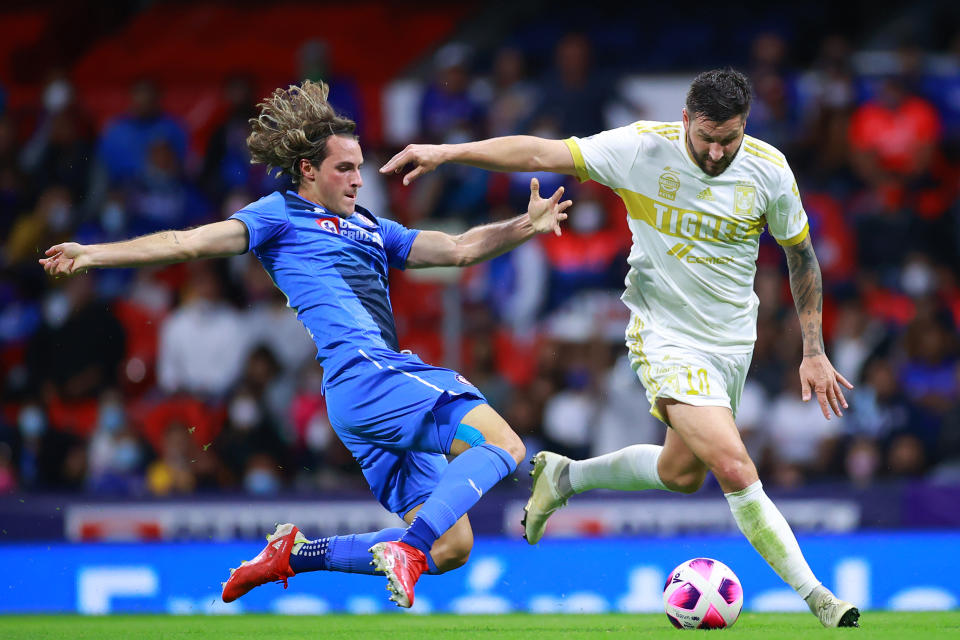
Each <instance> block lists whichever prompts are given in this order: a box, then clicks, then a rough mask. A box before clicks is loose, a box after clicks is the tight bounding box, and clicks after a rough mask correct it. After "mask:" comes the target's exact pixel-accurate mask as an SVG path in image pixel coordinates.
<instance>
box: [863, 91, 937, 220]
mask: <svg viewBox="0 0 960 640" xmlns="http://www.w3.org/2000/svg"><path fill="white" fill-rule="evenodd" d="M941 135H942V134H941V125H940V116H939V114H937V111H936V109H935V108H934V107H933V105H931V104H930V103H929V102H928V101H927V100H925V99H923V98H921V97H919V96H916V95H913V94H911V93H910V91H909V89H908V88H907V86H906V81H905V79H904V78H903V77H899V76H890V77H887V78H885V79H884V80H883V81H882V82H881V84H880V88H879V91H878V93H877V96H876V97H875V98H873V99H871V100H868V101H867V102H865V103H864V104H862V105H861V106H860V107H859V108H858V109H857V110H856V111H855V112H854V113H853V116H852V118H851V121H850V137H849V141H850V145H851V148H852V151H853V155H852V162H853V168H854V170H855V171H856V173H857V175H858V176H859V177H860V179H861V180H862V181H863V182H864V183H866V184H867V185H868V186H869V187H871V188H872V189H874V190H875V192H876V196H877V198H878V201H879V203H880V206H881V207H882V208H884V209H887V210H895V209H900V208H902V207H903V206H904V204H905V196H906V193H905V192H906V191H907V190H910V191H915V190H916V189H917V188H918V187H923V186H926V185H924V184H922V183H923V181H924V179H925V177H926V176H927V174H928V172H929V171H930V169H931V167H932V166H933V161H934V155H935V153H936V149H937V144H938V143H939V141H940V140H941Z"/></svg>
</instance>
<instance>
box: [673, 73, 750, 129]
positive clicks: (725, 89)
mask: <svg viewBox="0 0 960 640" xmlns="http://www.w3.org/2000/svg"><path fill="white" fill-rule="evenodd" d="M752 91H753V89H752V87H751V86H750V81H749V80H748V79H747V76H745V75H743V74H742V73H740V72H739V71H737V70H735V69H731V68H729V67H727V68H726V69H713V70H711V71H704V72H703V73H701V74H700V75H698V76H697V77H696V78H694V79H693V82H691V83H690V90H689V91H687V115H689V116H690V117H691V118H696V117H704V118H706V119H707V120H711V121H713V122H726V121H727V120H729V119H730V118H732V117H734V116H744V117H746V115H747V114H748V113H749V112H750V96H751V93H752Z"/></svg>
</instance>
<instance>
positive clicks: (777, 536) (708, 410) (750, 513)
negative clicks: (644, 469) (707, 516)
mask: <svg viewBox="0 0 960 640" xmlns="http://www.w3.org/2000/svg"><path fill="white" fill-rule="evenodd" d="M665 409H666V414H667V416H668V418H669V419H670V424H671V426H672V427H673V429H674V430H675V431H676V433H678V434H679V435H680V437H681V438H682V439H683V442H684V443H685V444H686V446H687V447H689V450H690V452H691V453H692V454H693V455H695V456H696V457H697V458H699V459H700V460H702V461H703V462H704V464H706V465H707V467H708V468H709V469H710V470H711V471H713V474H714V476H716V478H717V481H718V482H719V483H720V487H721V488H722V489H723V491H724V495H725V496H726V498H727V503H728V504H729V505H730V511H731V513H732V514H733V519H734V520H735V521H736V523H737V527H738V528H739V529H740V531H741V532H742V533H743V535H744V536H746V538H747V540H749V541H750V544H751V545H753V548H754V549H756V550H757V552H758V553H759V554H760V555H761V556H763V559H764V560H766V561H767V564H769V565H770V567H771V568H772V569H773V570H774V571H775V572H776V574H777V575H778V576H780V578H782V579H783V581H784V582H786V583H787V584H789V585H790V586H791V587H793V589H794V591H796V592H797V594H798V595H799V596H800V597H801V598H803V599H804V600H805V601H806V603H807V605H808V606H809V607H810V610H811V611H812V612H813V613H814V614H815V615H816V616H817V618H818V619H819V620H820V622H821V624H823V625H824V626H825V627H838V626H845V627H852V626H858V623H857V620H858V619H859V617H860V612H859V611H858V610H857V608H856V607H855V606H853V605H852V604H850V603H849V602H844V601H842V600H839V599H837V598H836V596H834V595H833V594H832V593H830V591H829V590H828V589H827V588H826V587H824V586H823V585H821V584H820V581H819V580H817V578H816V576H815V575H814V574H813V571H811V569H810V566H809V565H808V564H807V561H806V560H805V559H804V557H803V553H802V552H801V551H800V545H799V544H798V543H797V538H796V536H794V535H793V531H791V530H790V525H789V524H787V521H786V519H785V518H784V517H783V514H781V513H780V510H779V509H777V507H776V506H775V505H774V504H773V502H772V501H771V500H770V498H769V497H767V494H766V493H764V491H763V485H762V484H761V483H760V480H759V479H758V476H757V469H756V467H755V466H754V464H753V461H751V460H750V456H749V455H748V454H747V450H746V447H744V446H743V441H742V440H741V439H740V434H739V432H738V431H737V427H736V424H734V422H733V415H732V413H731V412H730V410H729V409H727V408H726V407H712V406H711V407H695V406H691V405H686V404H682V403H678V402H670V403H666V405H665ZM665 480H666V478H665Z"/></svg>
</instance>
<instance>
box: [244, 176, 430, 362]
mask: <svg viewBox="0 0 960 640" xmlns="http://www.w3.org/2000/svg"><path fill="white" fill-rule="evenodd" d="M230 217H231V218H233V219H236V220H240V221H241V222H243V223H244V224H245V225H246V227H247V231H248V232H249V237H250V245H249V249H250V250H251V251H253V252H254V253H255V254H256V256H257V258H258V259H259V260H260V262H261V263H262V264H263V266H264V268H265V269H266V270H267V272H268V273H269V274H270V277H271V278H273V281H274V283H275V284H276V285H277V287H279V288H280V290H281V291H283V293H284V294H286V296H287V302H288V304H289V305H290V307H291V308H293V309H294V310H295V311H296V312H297V317H298V318H299V319H300V321H301V322H302V323H303V325H304V326H305V327H306V328H307V331H308V332H309V333H310V337H311V338H313V341H314V343H315V344H316V345H317V360H319V361H320V362H321V363H322V364H323V367H324V378H325V379H326V380H329V379H330V378H332V377H334V376H336V374H337V373H338V371H339V370H340V369H341V368H343V367H344V366H346V364H347V362H348V361H350V360H353V359H355V358H356V357H357V354H358V352H359V351H360V350H363V351H364V352H366V353H375V352H381V351H383V350H388V351H392V352H396V351H398V349H399V346H398V344H397V329H396V325H395V324H394V319H393V308H392V307H391V305H390V297H389V289H388V284H387V278H388V273H387V272H388V270H389V267H394V268H397V269H403V268H404V266H405V265H406V262H407V255H408V254H409V253H410V247H411V246H412V245H413V241H414V239H415V238H416V237H417V234H418V233H419V232H418V231H416V230H412V229H407V228H406V227H404V226H403V225H400V224H398V223H396V222H393V221H391V220H384V219H382V218H377V217H375V216H373V215H372V214H371V213H370V212H368V211H367V210H366V209H363V208H361V207H357V208H356V211H355V213H353V215H351V216H349V217H347V218H342V217H340V216H338V215H335V214H333V213H329V212H328V211H326V210H325V209H324V208H323V207H320V206H319V205H317V204H315V203H313V202H310V201H309V200H305V199H304V198H302V197H300V196H299V195H297V194H296V193H293V192H292V191H287V192H286V193H280V192H274V193H272V194H270V195H268V196H266V197H264V198H261V199H260V200H257V201H256V202H254V203H252V204H250V205H248V206H246V207H244V208H243V209H241V210H240V211H238V212H237V213H235V214H233V215H232V216H230Z"/></svg>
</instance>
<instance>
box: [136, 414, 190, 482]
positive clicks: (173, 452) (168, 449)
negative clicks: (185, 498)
mask: <svg viewBox="0 0 960 640" xmlns="http://www.w3.org/2000/svg"><path fill="white" fill-rule="evenodd" d="M197 449H198V447H197V444H196V443H195V442H194V441H193V438H191V437H190V431H189V427H187V426H186V425H184V424H182V423H179V422H174V423H172V424H170V425H169V426H168V427H167V430H166V432H165V433H164V436H163V444H162V446H161V449H160V452H159V455H158V457H157V459H156V460H155V461H153V462H152V463H151V464H150V466H149V467H148V468H147V489H149V491H150V493H152V494H153V495H155V496H168V495H170V494H177V493H180V494H183V493H192V492H193V491H194V490H195V489H196V488H197V478H196V476H195V475H194V472H193V469H194V465H195V464H196V461H197V456H198V455H199V452H198V450H197Z"/></svg>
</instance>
